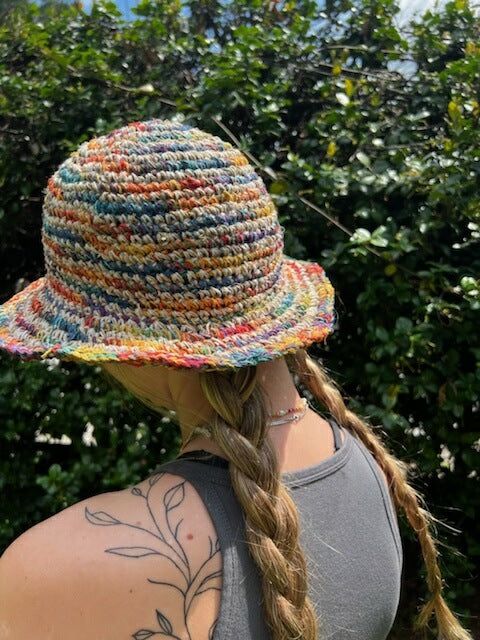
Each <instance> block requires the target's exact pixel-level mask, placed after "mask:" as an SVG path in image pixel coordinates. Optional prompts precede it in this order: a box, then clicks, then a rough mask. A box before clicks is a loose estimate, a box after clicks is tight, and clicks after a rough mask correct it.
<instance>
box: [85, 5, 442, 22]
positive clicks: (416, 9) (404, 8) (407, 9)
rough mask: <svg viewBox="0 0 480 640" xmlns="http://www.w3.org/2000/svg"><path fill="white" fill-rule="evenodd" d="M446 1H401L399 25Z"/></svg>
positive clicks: (123, 8) (127, 8)
mask: <svg viewBox="0 0 480 640" xmlns="http://www.w3.org/2000/svg"><path fill="white" fill-rule="evenodd" d="M445 1H446V0H399V6H400V13H398V14H397V23H398V25H399V26H402V25H403V24H404V23H405V22H407V21H408V20H409V19H411V18H412V17H414V16H415V14H419V13H420V14H421V13H423V12H424V11H426V10H427V9H431V8H434V7H435V5H436V4H437V3H438V6H442V5H443V4H444V3H445ZM91 3H92V0H83V6H84V8H85V10H87V11H88V10H89V7H90V5H91ZM116 4H117V6H118V8H119V9H120V10H121V12H122V13H123V15H124V16H125V17H126V18H132V17H133V14H132V12H131V11H130V9H131V7H134V6H135V5H136V4H137V3H136V0H116Z"/></svg>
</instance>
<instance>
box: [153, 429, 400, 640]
mask: <svg viewBox="0 0 480 640" xmlns="http://www.w3.org/2000/svg"><path fill="white" fill-rule="evenodd" d="M327 419H328V421H329V423H330V425H331V426H332V429H333V432H334V436H335V448H336V451H335V453H334V454H333V455H332V456H331V457H330V458H327V459H325V460H323V461H322V462H320V463H319V464H317V465H314V466H310V467H307V468H304V469H301V470H299V471H294V472H284V473H282V480H283V482H284V484H286V485H287V486H288V487H289V488H290V489H291V495H292V497H293V500H294V501H295V504H296V506H297V509H298V511H299V516H300V543H301V544H302V547H303V550H304V552H305V554H306V557H307V569H308V572H309V595H310V597H311V599H312V601H313V604H314V606H315V609H316V612H317V615H318V620H319V624H320V634H319V638H320V639H321V640H323V639H325V640H327V639H328V640H385V638H386V637H387V635H388V633H389V631H390V629H391V627H392V625H393V621H394V619H395V615H396V612H397V607H398V602H399V596H400V582H401V572H402V564H403V553H402V544H401V539H400V533H399V529H398V523H397V518H396V514H395V509H394V506H393V503H392V500H391V498H390V495H389V492H388V490H387V487H386V485H385V481H384V478H383V477H382V475H381V474H380V471H379V468H378V466H377V464H376V462H375V460H374V458H373V456H372V455H371V453H370V452H369V451H368V450H367V448H366V447H365V446H364V445H363V444H362V443H361V442H360V441H359V440H358V439H357V438H355V437H354V436H353V435H351V434H350V432H348V431H347V430H345V429H342V431H343V432H344V433H345V440H344V441H343V442H342V440H341V436H340V427H339V426H338V424H337V423H336V421H335V419H334V418H333V417H329V418H327ZM156 471H166V472H171V473H175V474H177V475H179V476H182V477H183V478H185V479H186V480H187V481H188V482H190V483H191V484H192V485H193V486H194V488H195V489H196V491H197V492H198V494H199V495H200V497H201V498H202V500H203V502H204V504H205V506H206V508H207V509H208V512H209V514H210V517H211V518H212V521H213V523H214V525H215V528H216V530H217V534H218V539H219V543H220V549H221V551H222V560H223V574H222V580H223V582H222V593H221V604H220V614H219V619H218V622H217V626H216V628H215V633H214V640H232V639H233V638H241V639H242V640H270V633H269V631H268V628H267V626H266V623H265V620H264V615H263V610H262V607H261V600H262V587H261V582H260V577H259V572H258V569H257V568H256V565H255V563H254V562H253V560H252V558H251V557H250V554H249V552H248V546H247V543H246V542H245V540H244V534H245V523H244V515H243V511H242V509H241V507H240V504H239V503H238V501H237V499H236V497H235V494H234V491H233V488H232V486H231V483H230V474H229V470H228V462H227V460H225V459H223V458H221V457H220V456H215V455H213V454H210V453H208V452H205V451H202V450H198V451H191V452H187V453H185V454H183V455H182V456H179V457H178V458H176V459H174V460H171V461H169V462H165V463H163V464H161V465H160V466H159V467H158V469H156Z"/></svg>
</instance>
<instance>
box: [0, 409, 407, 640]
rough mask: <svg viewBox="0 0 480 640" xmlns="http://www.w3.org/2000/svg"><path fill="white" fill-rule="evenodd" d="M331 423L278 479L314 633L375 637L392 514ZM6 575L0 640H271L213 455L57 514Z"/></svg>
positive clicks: (372, 476)
mask: <svg viewBox="0 0 480 640" xmlns="http://www.w3.org/2000/svg"><path fill="white" fill-rule="evenodd" d="M329 422H330V424H331V425H332V427H333V428H334V433H335V441H336V446H337V447H338V449H337V451H336V452H335V454H334V455H333V456H330V457H329V458H326V459H324V460H323V461H322V462H320V463H319V464H317V465H314V466H310V467H308V468H304V469H301V470H299V471H295V472H288V473H283V474H282V480H283V482H284V483H285V484H287V485H288V486H289V487H290V488H291V491H292V496H293V500H294V502H295V505H296V507H297V508H298V512H299V518H300V542H301V544H302V545H303V549H304V551H305V554H306V558H307V572H308V577H309V595H310V597H311V599H312V601H313V603H314V606H315V610H316V613H317V615H318V619H319V621H320V625H321V627H320V634H319V639H320V640H323V639H325V640H327V639H328V640H331V639H333V640H353V639H355V640H384V639H385V638H386V637H387V634H388V632H389V630H390V628H391V626H392V623H393V620H394V617H395V614H396V610H397V605H398V599H399V591H400V577H401V566H402V548H401V541H400V536H399V531H398V527H397V521H396V516H395V512H394V510H393V507H392V503H391V501H390V497H389V495H388V491H387V489H386V485H385V482H384V480H383V478H382V476H381V472H380V470H379V468H378V467H377V465H376V463H375V461H374V459H373V457H372V456H371V454H370V453H369V452H368V451H367V450H366V449H365V447H364V446H363V444H361V443H360V442H359V441H358V440H357V439H356V438H355V437H354V436H352V435H351V434H350V433H349V432H347V431H346V430H344V429H342V430H341V432H342V433H343V434H344V440H343V442H342V439H341V436H340V429H338V427H337V426H336V424H335V422H334V420H333V419H330V421H329ZM186 458H198V459H197V460H189V459H186ZM10 565H11V567H12V568H11V569H10V568H9V567H10ZM2 568H3V575H9V576H10V578H9V580H8V584H0V597H2V598H3V600H4V602H3V606H4V610H5V611H6V612H7V617H6V619H5V620H4V622H3V625H4V626H3V627H2V629H1V630H0V633H3V635H2V636H0V637H1V638H2V640H3V638H8V639H9V640H10V637H13V635H12V633H11V634H10V635H9V624H11V625H12V627H11V628H13V629H14V630H15V640H27V638H30V637H31V631H32V628H35V632H36V637H39V638H44V637H45V638H46V637H48V638H49V640H60V639H62V638H65V637H68V638H69V640H83V638H85V637H98V638H102V640H121V639H122V638H125V640H127V638H134V640H148V639H149V638H152V639H154V638H156V637H158V638H170V639H172V638H174V639H177V640H180V639H181V640H232V638H239V639H241V640H269V639H270V637H271V636H270V635H269V632H268V629H267V627H266V624H265V616H264V612H263V609H262V605H261V602H262V587H261V580H260V574H259V571H258V569H257V567H256V565H255V564H254V562H253V560H252V558H251V557H250V555H249V552H248V546H247V544H246V542H245V520H244V516H243V511H242V509H241V508H240V505H239V503H238V501H237V499H236V497H235V494H234V491H233V488H232V486H231V483H230V473H229V470H228V466H227V462H226V461H225V460H223V459H222V458H219V457H218V456H211V455H210V461H209V462H208V463H207V462H206V461H205V460H202V455H201V452H200V453H199V454H196V453H194V452H189V453H188V454H186V456H185V458H182V457H180V458H177V459H175V460H172V461H170V462H167V463H164V464H162V465H160V466H159V467H158V468H157V469H156V471H155V473H153V474H151V475H150V476H149V477H148V478H146V479H145V480H143V481H142V482H140V483H138V484H136V485H135V486H133V487H128V488H126V489H124V490H122V491H115V492H108V493H103V494H98V495H96V496H92V497H91V498H88V499H86V500H84V501H82V502H79V503H76V504H74V505H72V506H71V507H69V508H67V509H64V510H63V511H61V512H59V513H57V514H56V515H54V516H53V517H51V518H49V519H48V520H45V521H43V522H41V523H39V524H38V525H36V526H35V527H32V528H31V529H29V530H28V531H26V532H25V533H24V534H23V535H22V536H20V537H19V538H17V540H16V541H15V542H14V543H13V544H12V545H11V547H10V548H9V549H8V550H7V552H6V553H5V554H4V556H2ZM0 583H2V580H0ZM13 583H14V584H13Z"/></svg>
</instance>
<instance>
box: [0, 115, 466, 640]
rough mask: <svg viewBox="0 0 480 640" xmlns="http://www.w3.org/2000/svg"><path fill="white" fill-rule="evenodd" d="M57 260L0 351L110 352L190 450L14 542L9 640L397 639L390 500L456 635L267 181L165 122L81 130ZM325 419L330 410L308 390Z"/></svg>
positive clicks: (3, 564) (50, 234)
mask: <svg viewBox="0 0 480 640" xmlns="http://www.w3.org/2000/svg"><path fill="white" fill-rule="evenodd" d="M42 239H43V246H44V253H45V262H46V269H47V274H46V276H45V277H44V278H40V279H39V280H37V281H36V282H33V283H32V284H31V285H29V286H28V287H27V288H26V289H24V290H23V291H21V292H20V293H18V294H17V295H15V296H14V297H13V298H12V299H11V300H9V301H8V302H7V303H6V304H4V305H3V307H1V308H0V346H1V347H2V348H3V349H6V350H7V351H9V352H11V353H14V354H17V355H19V356H20V357H22V358H25V359H31V358H46V357H49V356H56V357H58V358H64V359H66V360H77V361H83V362H89V363H96V364H98V363H100V364H101V366H102V367H103V369H104V371H105V372H106V374H107V375H108V376H111V377H112V378H114V379H115V380H117V381H118V382H120V383H121V384H122V385H123V386H124V387H125V388H126V389H128V390H129V391H131V392H132V393H134V394H135V395H136V396H137V397H138V398H140V399H141V400H142V401H144V402H145V403H146V404H148V405H149V406H151V407H153V408H155V409H156V410H158V411H159V412H160V413H162V412H165V411H167V412H172V411H173V412H174V413H175V414H176V416H177V421H178V424H179V426H180V429H181V433H182V441H183V445H182V449H181V452H180V453H179V455H178V456H177V458H176V459H174V460H172V461H170V462H167V463H164V464H162V465H160V466H159V467H158V469H156V470H155V472H154V473H153V474H151V475H150V476H148V477H147V478H146V479H145V480H144V481H143V482H141V483H139V484H138V485H135V486H134V487H127V488H126V489H123V490H120V491H114V492H110V493H103V494H99V495H96V496H93V497H91V498H88V499H87V500H84V501H82V502H80V503H77V504H75V505H73V506H71V507H69V508H68V509H65V510H64V511H62V512H60V513H58V514H56V515H55V516H54V517H53V518H49V519H48V520H46V521H44V522H42V523H40V524H39V525H37V526H35V527H33V528H32V529H30V530H28V531H27V532H25V533H24V534H23V535H22V536H20V537H19V538H17V540H15V541H14V543H13V544H12V545H10V547H9V548H8V549H7V551H6V552H5V554H4V555H3V557H2V559H1V561H0V575H1V586H0V590H1V593H0V596H1V597H0V601H1V602H2V604H1V605H0V608H1V618H0V629H3V636H2V637H3V638H15V640H24V639H26V638H31V637H32V633H34V635H35V638H36V639H38V640H43V639H44V638H45V639H46V638H49V640H55V639H56V638H59V639H60V638H62V640H63V639H64V638H68V639H77V638H78V639H80V638H82V640H83V639H84V638H102V640H113V639H115V640H120V639H121V638H128V637H132V638H134V639H135V640H146V639H148V638H153V637H154V636H162V637H168V638H181V639H184V638H185V639H190V640H197V639H202V640H203V639H208V640H227V639H230V638H241V640H250V639H252V640H261V639H263V638H265V639H267V638H268V639H270V638H271V639H273V640H289V639H292V640H293V639H294V638H296V639H300V638H302V639H305V640H314V639H317V638H319V639H323V638H325V639H326V638H335V639H336V640H347V639H355V640H384V639H385V638H386V637H387V635H388V633H389V631H390V629H391V626H392V624H393V621H394V618H395V615H396V611H397V606H398V600H399V590H400V578H401V570H402V547H401V540H400V535H399V529H398V525H397V519H396V514H395V508H396V509H398V510H399V511H400V512H402V513H403V514H404V515H405V516H406V518H407V520H408V522H409V523H410V525H411V526H412V527H413V529H414V530H415V531H416V533H417V534H418V537H419V541H420V544H421V549H422V552H423V556H424V559H425V565H426V571H427V583H428V588H429V590H430V595H429V599H428V600H427V602H426V603H425V604H424V605H423V608H422V610H421V613H420V615H419V618H418V622H417V626H418V627H425V626H426V625H427V624H428V623H429V622H430V620H431V617H432V614H435V616H436V623H437V627H438V632H439V637H441V638H443V639H444V640H467V639H468V638H471V636H470V635H469V633H468V632H467V631H465V630H464V629H462V627H461V625H460V623H459V622H458V621H457V619H456V618H455V616H454V615H453V613H452V612H451V611H450V609H449V607H448V605H447V604H446V602H445V601H444V599H443V596H442V578H441V575H440V570H439V567H438V562H437V550H436V547H435V542H434V540H433V537H432V534H431V533H430V529H429V524H430V520H431V517H430V515H429V514H428V512H427V511H425V510H424V508H422V506H421V501H420V497H419V496H418V495H417V493H416V492H415V490H414V489H413V488H412V487H411V486H410V485H409V484H408V482H407V478H406V465H405V464H403V463H401V462H400V461H398V460H397V459H395V458H394V457H393V456H392V455H391V454H390V453H389V452H388V450H387V449H386V447H385V446H384V445H383V444H382V442H381V441H380V439H379V437H378V436H377V435H376V434H375V433H374V431H373V430H372V428H371V427H370V426H369V425H368V424H367V423H366V422H365V421H364V420H362V419H361V418H360V417H359V416H357V415H355V414H354V413H353V412H352V411H350V410H349V409H348V408H347V407H346V405H345V403H344V401H343V399H342V396H341V394H340V392H339V391H338V389H337V388H336V386H335V384H334V382H333V381H332V380H331V379H330V378H329V377H328V375H327V374H326V372H325V370H324V369H323V368H322V366H321V365H320V364H319V363H318V362H315V361H314V360H313V359H312V358H311V357H310V356H309V355H308V354H307V352H306V348H307V347H308V346H309V345H311V344H313V343H315V342H316V343H321V342H322V341H324V340H325V339H326V338H327V336H328V335H329V334H330V333H331V331H332V330H333V328H334V310H333V298H334V291H333V287H332V286H331V284H330V282H329V280H328V278H327V276H326V275H325V272H324V270H323V269H322V267H321V266H320V265H317V264H314V263H308V262H303V261H297V260H293V259H291V258H288V257H287V256H285V255H284V254H283V228H282V227H281V226H280V225H279V222H278V219H277V213H276V210H275V207H274V205H273V202H272V201H271V199H270V197H269V194H268V192H267V190H266V188H265V185H264V184H263V182H262V180H261V179H260V178H259V176H258V175H256V173H255V172H254V170H253V168H252V167H251V166H250V165H249V163H248V161H247V159H246V158H245V156H244V155H243V154H242V153H240V152H239V151H238V150H237V149H236V148H234V147H233V146H232V145H230V144H229V143H227V142H224V141H222V140H221V139H220V138H218V137H216V136H213V135H210V134H207V133H205V132H203V131H201V130H199V129H197V128H195V127H192V126H190V125H187V124H182V123H179V122H176V121H169V120H158V119H154V120H149V121H146V122H133V123H130V124H128V125H126V126H125V127H122V128H120V129H117V130H115V131H112V132H111V133H110V134H108V135H105V136H101V137H98V138H94V139H93V140H90V141H88V142H85V143H83V144H82V145H81V146H80V147H79V148H78V150H77V151H76V152H74V153H73V154H72V155H71V156H70V157H69V158H68V159H67V160H66V161H65V162H64V163H63V164H62V165H61V166H60V167H59V169H58V171H57V172H56V173H55V174H54V175H53V176H52V178H51V179H50V180H49V182H48V189H47V190H46V195H45V205H44V219H43V235H42ZM301 387H303V389H304V390H305V393H307V392H308V393H309V394H310V396H309V397H310V398H311V399H313V400H314V401H316V402H317V404H318V405H319V406H320V407H323V409H324V411H323V413H322V411H321V410H314V409H313V408H312V407H311V406H310V404H309V403H308V401H307V399H306V398H305V397H303V396H302V395H301V393H300V391H299V389H300V388H301Z"/></svg>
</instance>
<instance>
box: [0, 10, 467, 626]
mask: <svg viewBox="0 0 480 640" xmlns="http://www.w3.org/2000/svg"><path fill="white" fill-rule="evenodd" d="M354 5H355V6H354ZM182 7H183V8H182ZM133 11H134V13H135V19H134V20H132V21H129V22H126V21H125V20H124V19H123V18H122V16H121V14H120V12H119V11H118V10H117V8H116V7H115V6H114V5H113V4H112V3H111V2H106V1H103V2H96V3H95V4H94V5H93V8H92V10H91V13H87V12H85V11H84V10H83V9H82V8H81V7H80V6H79V5H78V4H77V5H73V6H69V5H65V6H64V5H61V4H60V5H59V4H49V5H45V6H37V5H36V4H33V3H31V4H30V3H22V4H21V5H20V6H19V7H18V8H17V9H15V10H10V11H8V12H7V13H6V15H5V16H4V20H3V24H2V26H1V27H0V142H1V144H0V184H1V185H2V199H1V207H2V208H1V209H0V256H1V259H2V260H3V264H4V265H8V266H7V267H4V270H3V273H4V278H3V290H2V291H1V295H2V297H3V299H7V298H8V297H10V296H11V295H12V294H13V293H14V292H15V291H17V290H19V289H20V288H21V287H22V286H24V284H25V283H26V282H28V281H31V280H33V279H35V278H37V277H39V276H40V275H42V274H43V256H42V252H41V243H40V228H41V201H42V195H43V189H44V187H45V185H46V181H47V178H48V177H49V176H50V175H51V173H52V172H53V171H54V170H55V169H56V167H57V165H58V164H59V163H60V162H61V161H62V160H63V159H64V158H65V157H66V155H67V154H68V153H69V152H70V151H72V150H73V149H74V148H75V147H77V146H78V145H79V144H80V143H81V142H82V141H84V140H86V139H88V138H90V137H92V136H93V135H97V134H103V133H106V132H107V131H109V130H111V129H112V128H114V127H117V126H121V125H123V124H125V123H126V122H129V121H133V120H139V119H147V118H149V117H171V116H172V115H173V114H175V113H180V114H183V115H184V117H185V118H187V119H188V120H189V121H190V122H192V123H194V124H196V125H197V126H200V127H201V128H203V129H204V130H207V131H210V132H212V133H215V134H216V135H221V136H223V137H224V138H227V139H229V140H231V141H232V142H234V143H235V144H237V145H238V146H240V148H241V149H242V150H243V151H244V152H246V153H247V154H249V157H250V158H251V161H252V162H253V163H254V164H255V166H256V167H257V169H258V171H259V173H260V174H261V175H262V177H263V178H264V179H265V181H266V183H267V184H268V187H269V190H270V192H271V194H272V196H273V197H274V199H275V201H276V203H277V205H278V209H279V214H280V219H281V222H282V224H283V225H284V226H285V227H286V229H287V233H286V253H287V254H289V255H291V256H294V257H299V258H308V259H311V260H316V261H319V262H321V264H322V265H323V266H324V267H325V269H326V270H327V273H328V274H329V276H330V278H331V280H332V282H333V284H334V286H335V288H336V290H337V300H336V303H337V311H338V314H339V318H340V327H339V331H338V332H337V333H335V334H333V336H331V337H330V338H329V340H328V344H326V345H324V346H322V347H319V348H317V349H316V353H317V354H319V355H321V356H322V357H323V358H324V360H325V362H326V363H327V364H328V368H329V370H330V372H331V374H332V375H333V377H334V378H335V379H336V380H337V381H338V382H339V383H340V385H341V386H342V387H343V389H344V392H345V395H346V397H347V399H348V403H349V406H350V407H351V408H352V409H354V410H356V411H358V412H359V413H361V414H362V415H364V416H366V417H368V418H369V419H370V420H371V421H372V423H373V424H374V425H377V426H378V428H380V429H381V430H383V431H385V432H387V434H388V437H389V442H390V443H391V446H392V448H393V449H394V451H395V453H396V454H397V455H398V456H400V457H402V458H404V459H408V460H411V461H412V462H413V463H414V467H415V471H416V473H417V480H416V484H417V486H418V487H419V488H420V489H421V490H422V491H423V492H424V493H425V494H426V497H427V500H428V503H429V505H430V506H431V508H432V510H433V512H434V513H435V514H436V515H437V517H439V518H440V519H442V520H443V521H445V522H446V523H448V524H450V525H451V526H452V527H455V528H456V529H458V530H459V531H460V532H461V533H460V534H454V533H453V532H451V531H449V530H447V529H445V528H440V529H439V532H438V535H439V537H440V539H441V540H442V541H443V542H446V543H448V544H450V545H453V546H454V547H456V548H458V549H459V550H460V551H461V552H462V553H463V556H458V555H456V554H454V553H453V552H452V551H448V550H444V563H445V572H446V579H447V583H448V596H449V599H450V602H452V604H453V606H454V608H455V609H456V610H457V611H459V612H461V613H468V612H469V611H470V612H473V602H474V601H475V598H477V600H478V591H476V590H475V589H476V586H478V585H476V584H475V580H476V579H477V578H478V573H476V571H477V570H476V563H477V562H478V558H479V555H480V544H479V542H478V541H479V540H480V535H479V534H480V531H479V525H478V520H477V519H476V518H475V514H476V513H477V512H478V510H479V508H480V498H479V496H480V492H479V490H478V488H479V485H478V483H479V477H478V468H479V457H480V453H479V451H480V436H479V428H478V411H479V388H480V385H479V382H480V368H479V365H478V363H479V360H480V345H479V344H478V339H477V338H478V331H477V327H478V310H479V307H480V282H479V279H478V278H479V276H478V274H479V267H480V257H479V252H478V244H479V235H480V232H479V213H478V212H479V210H480V195H479V190H478V184H479V183H478V176H479V169H480V158H479V135H478V130H479V115H480V106H479V103H478V95H479V89H480V87H479V84H480V83H479V77H480V46H479V44H478V43H479V42H480V37H479V36H480V21H479V19H478V17H477V16H476V15H475V14H474V13H473V12H472V10H471V9H470V8H469V6H468V4H467V2H466V1H465V0H455V1H454V2H449V3H448V4H447V5H446V6H445V8H444V9H443V10H442V12H441V13H434V12H427V13H426V14H425V15H424V16H423V17H422V19H420V20H419V21H418V22H417V23H412V24H411V25H410V26H409V33H408V34H407V35H408V39H406V36H405V35H404V34H400V33H399V32H398V30H397V29H396V27H395V23H394V17H395V13H396V12H397V6H396V4H395V3H394V2H393V0H383V1H379V0H361V1H360V2H355V3H352V2H351V1H350V0H345V1H343V2H339V3H337V2H330V3H328V10H324V11H322V10H321V9H320V8H319V7H318V4H317V2H314V1H313V0H298V1H287V2H277V3H263V2H258V1H255V0H235V1H233V2H229V3H203V2H184V3H180V2H179V1H177V2H172V1H170V0H168V1H167V0H157V1H154V0H141V2H140V3H139V5H138V7H137V8H136V9H134V10H133ZM407 62H408V63H409V64H410V67H411V66H412V65H413V67H414V73H409V74H408V75H407V74H405V73H404V72H403V73H402V72H401V71H399V64H401V63H403V64H405V63H407ZM0 385H1V389H2V395H1V398H0V418H1V423H2V429H1V434H0V438H1V443H2V446H1V452H2V453H1V457H0V483H1V485H0V488H1V490H2V494H3V495H4V496H8V499H7V500H5V501H4V502H3V507H2V510H3V514H4V516H3V518H2V523H1V524H0V537H1V544H2V545H3V546H6V545H7V544H8V543H9V542H10V541H11V540H12V539H13V538H14V537H16V536H17V535H19V534H20V533H21V532H22V531H23V530H25V529H26V528H28V527H30V526H32V525H33V524H34V523H35V522H38V521H40V520H42V519H44V518H45V517H47V516H49V515H50V514H52V513H55V512H57V511H58V510H59V509H62V508H64V507H65V506H67V505H69V504H71V503H72V502H75V501H78V500H79V499H82V498H84V497H87V496H88V495H92V494H94V493H98V492H100V491H102V490H103V491H107V490H111V489H114V488H120V487H122V486H125V485H126V484H129V483H133V482H136V481H137V480H138V479H139V478H140V477H142V475H144V474H145V472H146V470H147V469H151V468H153V467H154V466H155V465H156V464H157V463H159V462H160V461H162V460H163V459H167V458H169V457H172V456H173V455H175V454H176V450H177V449H176V448H177V447H178V436H177V432H176V430H175V429H174V428H173V427H171V426H169V424H168V423H162V422H161V420H160V419H159V418H155V417H154V416H152V415H151V414H150V413H149V412H147V411H146V410H143V409H140V408H139V407H138V405H137V404H135V403H132V399H131V398H129V397H128V396H126V395H124V394H122V393H120V392H119V391H117V390H114V389H111V388H110V387H109V386H107V385H105V382H104V380H103V379H102V378H101V377H99V375H98V372H97V371H96V370H95V369H94V368H90V367H84V366H80V365H74V364H72V363H63V364H57V365H55V364H53V365H52V363H48V362H47V363H28V364H27V363H20V362H16V361H14V360H13V359H12V358H10V357H8V356H6V355H4V356H2V358H1V361H0ZM88 423H91V424H92V425H94V426H95V432H94V435H95V438H96V440H97V445H98V446H97V447H94V446H87V445H86V444H85V443H84V437H85V436H84V429H85V425H87V424H88ZM90 429H91V427H90ZM37 432H40V433H45V432H48V433H50V434H52V436H54V437H56V438H60V437H61V436H62V434H66V436H67V437H68V438H70V439H71V444H70V445H61V444H48V443H41V442H36V440H35V434H36V433H37ZM37 439H38V436H37ZM162 451H163V452H164V453H162ZM405 551H406V568H405V585H404V589H403V596H402V600H403V605H404V610H405V611H406V614H405V615H406V617H407V616H410V615H411V614H412V612H413V607H414V603H415V601H416V600H417V598H418V597H422V595H423V587H422V584H421V583H420V581H419V580H418V576H419V571H421V569H420V568H419V567H420V561H419V557H418V548H417V545H416V543H415V542H414V540H413V539H412V537H411V536H410V534H409V533H408V531H407V530H406V529H405ZM404 625H405V626H408V625H409V621H408V620H406V619H405V620H404V619H403V618H400V619H399V622H398V625H397V631H396V632H395V633H396V634H397V635H398V637H405V635H404V633H403V632H402V630H401V629H402V628H403V626H404ZM394 635H395V634H394Z"/></svg>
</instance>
